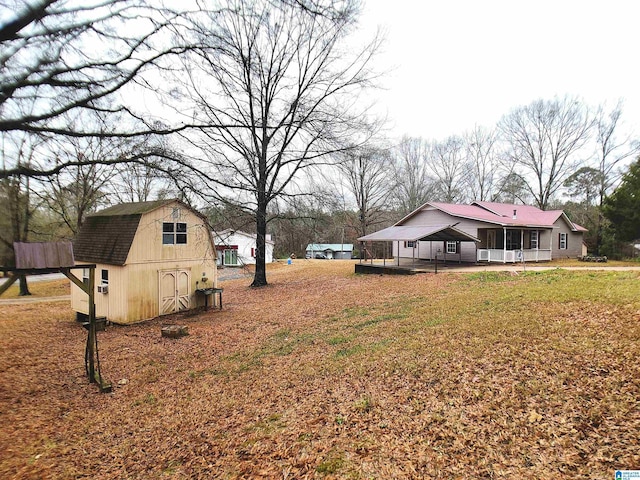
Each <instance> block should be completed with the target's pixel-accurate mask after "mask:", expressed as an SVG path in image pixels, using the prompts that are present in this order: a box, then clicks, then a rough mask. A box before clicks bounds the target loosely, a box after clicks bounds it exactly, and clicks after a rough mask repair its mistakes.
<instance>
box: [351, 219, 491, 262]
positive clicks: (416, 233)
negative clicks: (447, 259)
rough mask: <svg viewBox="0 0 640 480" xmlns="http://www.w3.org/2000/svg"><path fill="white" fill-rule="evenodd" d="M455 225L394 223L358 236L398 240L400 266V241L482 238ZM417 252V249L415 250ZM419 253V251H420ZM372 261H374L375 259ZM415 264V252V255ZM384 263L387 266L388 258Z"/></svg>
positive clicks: (361, 239)
mask: <svg viewBox="0 0 640 480" xmlns="http://www.w3.org/2000/svg"><path fill="white" fill-rule="evenodd" d="M455 225H456V224H454V225H423V226H421V225H394V226H392V227H388V228H385V229H383V230H380V231H378V232H375V233H371V234H369V235H365V236H363V237H360V238H358V241H360V242H362V243H365V242H397V244H398V256H397V259H396V260H397V266H400V254H399V252H400V242H479V241H480V240H479V239H478V238H476V237H474V236H473V235H470V234H468V233H466V232H463V231H462V230H460V229H458V228H456V227H455ZM414 252H415V251H414ZM418 255H419V251H418ZM361 260H362V258H361ZM371 260H372V263H373V259H371ZM413 263H414V264H415V253H414V256H413ZM384 265H385V266H386V259H385V263H384Z"/></svg>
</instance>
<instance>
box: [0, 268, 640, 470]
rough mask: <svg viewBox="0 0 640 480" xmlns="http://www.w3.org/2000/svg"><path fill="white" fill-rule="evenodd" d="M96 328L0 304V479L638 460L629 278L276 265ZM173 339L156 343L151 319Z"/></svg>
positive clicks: (637, 280)
mask: <svg viewBox="0 0 640 480" xmlns="http://www.w3.org/2000/svg"><path fill="white" fill-rule="evenodd" d="M269 280H270V282H271V285H270V286H269V287H266V288H262V289H250V288H248V287H247V285H248V283H249V281H248V280H247V279H241V280H233V281H227V282H225V283H224V285H223V286H224V288H225V292H224V301H225V308H224V310H222V311H209V312H206V313H201V314H199V315H196V316H185V317H174V318H171V319H168V318H161V319H158V320H154V321H150V322H146V323H143V324H140V325H135V326H128V327H117V326H112V327H109V328H108V329H107V331H105V332H101V333H100V334H99V342H100V353H101V361H102V367H103V368H102V371H103V374H104V375H105V376H106V377H107V378H108V379H109V380H111V381H112V382H113V383H114V385H115V388H114V392H113V393H111V394H100V393H99V392H98V389H97V387H96V386H95V385H88V384H87V380H86V378H85V375H84V366H83V354H84V341H85V331H84V330H83V329H82V328H81V327H80V326H78V325H77V324H76V323H75V322H74V320H73V313H72V312H71V310H70V309H69V307H68V305H67V304H66V303H49V304H28V305H11V306H4V305H3V306H0V478H38V479H40V478H60V479H66V478H103V479H126V478H132V479H147V478H225V479H227V478H229V479H233V478H274V479H275V478H279V479H299V478H352V479H360V478H362V479H364V478H377V479H388V478H534V479H535V478H539V479H548V478H567V479H569V478H571V479H573V478H613V472H614V470H616V469H634V468H636V469H637V468H640V442H639V440H638V438H639V435H638V432H640V360H639V358H638V351H640V275H639V273H638V272H612V271H609V272H602V271H600V272H595V271H593V272H589V271H587V272H570V271H563V270H550V271H546V272H536V273H527V274H522V273H520V274H514V273H496V272H486V273H474V274H442V275H440V274H439V275H433V274H425V275H416V276H408V277H391V276H377V275H370V276H356V275H354V274H353V264H352V263H351V262H339V261H333V262H329V261H325V262H322V261H310V262H309V261H296V262H294V264H293V265H290V266H287V265H282V264H278V265H276V266H274V269H273V270H272V271H270V273H269ZM169 321H171V322H174V323H181V324H185V325H188V327H189V331H190V335H189V336H187V337H184V338H181V339H176V340H172V339H166V338H161V336H160V327H161V325H163V324H165V323H167V322H169Z"/></svg>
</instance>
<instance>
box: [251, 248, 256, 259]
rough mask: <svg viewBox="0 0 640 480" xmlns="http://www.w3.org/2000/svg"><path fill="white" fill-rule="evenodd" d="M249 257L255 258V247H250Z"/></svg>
mask: <svg viewBox="0 0 640 480" xmlns="http://www.w3.org/2000/svg"><path fill="white" fill-rule="evenodd" d="M251 258H256V249H255V248H253V247H251Z"/></svg>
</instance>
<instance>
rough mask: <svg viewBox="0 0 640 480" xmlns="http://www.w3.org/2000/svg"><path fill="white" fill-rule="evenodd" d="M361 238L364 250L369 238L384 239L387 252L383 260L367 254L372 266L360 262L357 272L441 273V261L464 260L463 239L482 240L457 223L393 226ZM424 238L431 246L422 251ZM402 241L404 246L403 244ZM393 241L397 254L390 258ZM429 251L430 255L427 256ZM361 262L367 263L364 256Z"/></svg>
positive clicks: (371, 239) (466, 240) (377, 240)
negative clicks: (439, 270) (438, 270)
mask: <svg viewBox="0 0 640 480" xmlns="http://www.w3.org/2000/svg"><path fill="white" fill-rule="evenodd" d="M358 240H359V241H360V242H362V243H363V248H362V249H361V250H362V251H364V252H367V249H366V247H364V244H365V243H367V242H384V244H385V254H384V255H383V259H382V261H380V260H378V261H377V264H374V259H373V258H372V257H371V258H370V257H365V259H364V261H365V262H366V261H367V260H369V261H370V267H371V268H366V269H365V268H362V267H360V268H359V267H358V265H356V272H361V273H371V272H372V271H375V268H378V269H381V270H382V271H384V272H394V273H399V272H400V271H401V270H407V271H410V272H411V273H419V272H424V271H435V272H436V273H437V269H438V263H440V265H441V268H442V267H443V266H444V265H445V263H446V261H447V260H448V261H452V260H453V259H455V260H454V261H457V262H458V263H461V262H462V261H463V260H462V255H461V248H460V244H461V243H463V242H465V243H474V244H475V243H477V242H479V239H477V238H476V237H474V236H473V235H470V234H468V233H466V232H463V231H462V230H459V229H457V228H455V226H454V225H435V226H433V225H432V226H404V225H400V226H392V227H388V228H385V229H383V230H380V231H378V232H375V233H372V234H369V235H365V236H363V237H360V238H358ZM421 242H422V243H423V244H425V243H426V244H427V245H423V247H425V246H427V250H428V252H422V254H421V252H420V244H421ZM401 244H403V245H404V247H401ZM389 245H391V250H392V252H394V251H395V252H394V253H395V255H394V256H393V257H392V258H391V259H389V260H387V258H388V255H387V253H388V247H389ZM402 252H404V253H406V252H409V253H410V254H411V256H409V255H406V254H405V255H402ZM427 254H428V257H426V258H425V255H427ZM360 264H361V265H362V264H363V259H362V257H361V258H360ZM372 269H373V270H372ZM376 273H381V272H376Z"/></svg>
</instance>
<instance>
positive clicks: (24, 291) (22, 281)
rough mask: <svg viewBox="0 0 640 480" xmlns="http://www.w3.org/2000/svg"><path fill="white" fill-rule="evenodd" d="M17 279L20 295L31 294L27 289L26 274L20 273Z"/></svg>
mask: <svg viewBox="0 0 640 480" xmlns="http://www.w3.org/2000/svg"><path fill="white" fill-rule="evenodd" d="M18 280H19V281H20V296H21V297H24V296H26V295H31V292H30V291H29V285H28V284H27V276H26V275H20V276H19V277H18Z"/></svg>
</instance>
